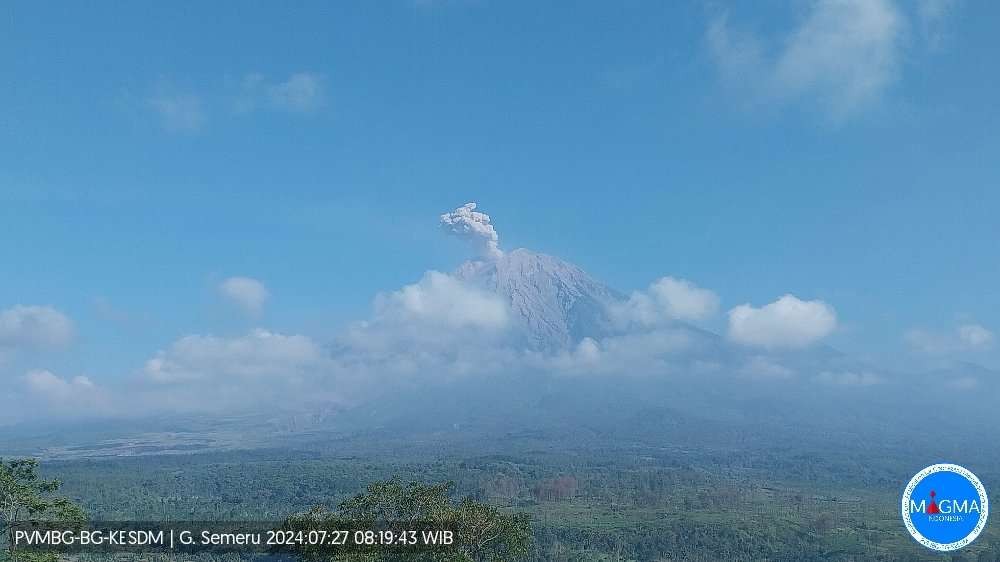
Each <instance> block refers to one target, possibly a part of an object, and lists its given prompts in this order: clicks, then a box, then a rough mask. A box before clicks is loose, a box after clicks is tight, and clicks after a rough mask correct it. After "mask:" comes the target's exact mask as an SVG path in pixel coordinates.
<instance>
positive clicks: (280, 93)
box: [236, 72, 326, 113]
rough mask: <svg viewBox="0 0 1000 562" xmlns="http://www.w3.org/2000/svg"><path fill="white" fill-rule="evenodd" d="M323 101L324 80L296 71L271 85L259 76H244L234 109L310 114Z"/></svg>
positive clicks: (243, 111) (252, 74) (256, 74)
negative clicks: (263, 107)
mask: <svg viewBox="0 0 1000 562" xmlns="http://www.w3.org/2000/svg"><path fill="white" fill-rule="evenodd" d="M325 102H326V80H325V79H324V77H323V75H321V74H317V73H314V72H297V73H295V74H292V75H291V76H289V77H288V78H287V79H286V80H283V81H280V82H273V81H270V80H268V78H267V77H266V76H264V75H263V74H260V73H256V72H255V73H251V74H247V75H246V76H244V77H243V84H242V91H241V93H240V97H239V99H237V101H236V110H237V111H238V112H241V113H245V112H249V111H252V110H254V109H257V108H258V107H260V106H265V107H271V108H274V109H279V110H283V111H291V112H295V113H311V112H313V111H316V110H318V109H320V108H321V107H322V106H323V104H324V103H325Z"/></svg>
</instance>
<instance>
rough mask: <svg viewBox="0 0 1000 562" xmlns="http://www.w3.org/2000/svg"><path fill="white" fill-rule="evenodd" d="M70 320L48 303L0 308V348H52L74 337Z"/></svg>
mask: <svg viewBox="0 0 1000 562" xmlns="http://www.w3.org/2000/svg"><path fill="white" fill-rule="evenodd" d="M73 333H74V330H73V322H72V321H71V320H70V319H69V318H68V317H67V316H66V315H65V314H63V313H62V312H59V311H58V310H56V309H55V308H52V307H50V306H24V305H17V306H13V307H11V308H8V309H6V310H2V311H0V351H3V350H4V349H7V350H18V349H26V348H27V349H53V348H58V347H62V346H65V345H67V344H68V343H69V342H70V341H72V339H73Z"/></svg>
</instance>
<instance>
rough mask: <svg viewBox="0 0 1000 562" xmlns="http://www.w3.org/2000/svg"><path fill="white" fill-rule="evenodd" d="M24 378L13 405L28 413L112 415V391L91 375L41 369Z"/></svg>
mask: <svg viewBox="0 0 1000 562" xmlns="http://www.w3.org/2000/svg"><path fill="white" fill-rule="evenodd" d="M22 380H23V383H24V386H23V388H22V389H14V391H15V395H16V396H17V403H16V404H13V405H12V406H11V407H12V408H14V409H16V410H22V412H21V413H22V415H24V416H26V417H34V416H43V417H44V418H45V419H53V418H65V417H94V416H104V415H110V414H112V410H113V409H114V403H113V402H114V401H113V400H112V399H111V397H110V396H109V394H108V393H107V392H106V391H105V390H104V389H103V388H101V387H99V386H98V385H96V384H95V383H94V382H93V381H92V380H90V378H89V377H85V376H76V377H72V378H68V379H67V378H62V377H60V376H58V375H56V374H54V373H52V372H51V371H46V370H42V369H38V370H33V371H29V372H28V373H26V374H25V375H24V377H23V378H22ZM133 398H134V397H133Z"/></svg>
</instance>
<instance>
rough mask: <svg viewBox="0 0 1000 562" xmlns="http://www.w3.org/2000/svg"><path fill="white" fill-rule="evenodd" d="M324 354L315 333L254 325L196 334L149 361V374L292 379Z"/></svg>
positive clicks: (173, 378) (171, 378)
mask: <svg viewBox="0 0 1000 562" xmlns="http://www.w3.org/2000/svg"><path fill="white" fill-rule="evenodd" d="M322 359H323V352H322V350H321V348H320V346H319V345H317V344H316V343H315V342H314V341H313V340H312V339H311V338H309V337H307V336H301V335H284V334H279V333H274V332H269V331H267V330H261V329H258V330H254V331H253V332H251V333H250V334H248V335H245V336H240V337H233V338H225V337H217V336H210V335H191V336H186V337H183V338H181V339H179V340H177V341H176V342H174V343H173V344H172V345H171V346H170V347H169V348H168V349H166V350H164V351H160V352H159V353H157V354H156V356H155V357H154V358H152V359H150V360H149V361H147V362H146V366H145V369H144V372H145V374H146V376H147V377H149V379H151V380H153V381H156V382H161V383H175V382H186V381H187V382H189V381H204V380H212V379H215V380H227V381H237V382H238V383H239V382H240V381H247V380H249V379H262V378H267V379H276V380H279V381H280V380H281V379H287V378H291V377H295V376H297V375H301V374H303V373H306V372H307V371H308V370H309V369H310V368H314V367H316V366H317V365H318V364H319V363H320V362H321V361H322Z"/></svg>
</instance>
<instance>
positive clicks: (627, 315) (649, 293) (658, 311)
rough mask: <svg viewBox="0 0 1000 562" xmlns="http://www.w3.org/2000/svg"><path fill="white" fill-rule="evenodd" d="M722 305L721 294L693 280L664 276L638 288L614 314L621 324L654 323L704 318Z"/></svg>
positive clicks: (614, 308)
mask: <svg viewBox="0 0 1000 562" xmlns="http://www.w3.org/2000/svg"><path fill="white" fill-rule="evenodd" d="M718 309H719V297H718V296H717V295H716V294H715V293H713V292H712V291H710V290H708V289H702V288H700V287H698V286H696V285H695V284H694V283H691V282H690V281H686V280H684V279H675V278H673V277H663V278H661V279H658V280H657V281H656V282H655V283H653V284H652V285H650V286H649V288H648V289H647V290H645V291H635V292H633V293H632V295H631V296H630V297H629V299H628V300H627V301H626V302H624V303H622V304H621V305H617V306H613V307H612V311H611V313H612V315H614V316H615V317H616V320H617V321H618V322H619V323H621V324H630V323H635V324H639V325H642V326H654V325H657V324H661V323H663V322H666V321H670V320H692V321H697V320H705V319H707V318H710V317H711V316H713V315H714V314H715V313H716V312H717V311H718Z"/></svg>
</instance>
